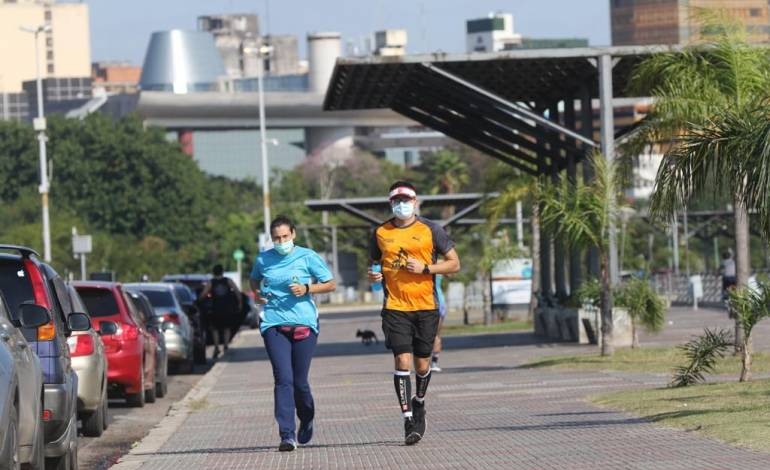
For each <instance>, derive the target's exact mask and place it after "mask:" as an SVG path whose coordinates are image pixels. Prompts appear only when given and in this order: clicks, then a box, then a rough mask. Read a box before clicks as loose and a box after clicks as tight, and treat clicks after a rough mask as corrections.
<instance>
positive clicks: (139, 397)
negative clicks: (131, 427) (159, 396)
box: [126, 364, 144, 408]
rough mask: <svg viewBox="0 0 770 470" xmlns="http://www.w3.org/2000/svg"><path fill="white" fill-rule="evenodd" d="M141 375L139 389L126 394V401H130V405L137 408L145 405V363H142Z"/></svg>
mask: <svg viewBox="0 0 770 470" xmlns="http://www.w3.org/2000/svg"><path fill="white" fill-rule="evenodd" d="M139 377H140V379H139V380H140V382H139V391H138V392H137V393H127V394H126V403H128V406H133V407H136V408H141V407H143V406H144V364H142V368H141V370H140V371H139Z"/></svg>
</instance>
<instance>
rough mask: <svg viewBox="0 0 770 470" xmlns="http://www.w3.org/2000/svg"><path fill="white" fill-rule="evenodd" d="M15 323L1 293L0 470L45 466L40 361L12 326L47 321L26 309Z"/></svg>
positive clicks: (46, 316) (33, 309)
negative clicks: (0, 430)
mask: <svg viewBox="0 0 770 470" xmlns="http://www.w3.org/2000/svg"><path fill="white" fill-rule="evenodd" d="M18 315H19V319H18V321H17V322H14V321H13V320H12V319H11V314H10V311H9V309H8V306H7V304H6V302H5V297H4V296H3V295H2V293H0V429H2V430H3V432H0V436H2V439H0V468H6V467H5V466H6V464H8V465H7V467H8V468H12V469H16V468H19V465H21V464H29V466H30V467H31V468H33V469H39V470H42V469H43V467H44V466H45V442H44V440H43V438H44V429H43V417H42V411H43V397H42V394H41V390H42V389H43V371H42V369H41V368H40V360H39V359H38V357H37V355H36V354H35V353H34V352H33V351H32V350H31V348H30V347H29V345H28V344H27V340H25V339H24V335H23V334H22V332H21V331H19V330H18V328H16V326H15V325H17V324H18V325H20V326H25V327H37V326H40V325H44V324H46V323H48V322H49V321H50V316H49V314H48V312H47V311H45V309H44V308H41V307H38V306H36V305H31V304H30V305H25V306H22V307H20V308H19V311H18Z"/></svg>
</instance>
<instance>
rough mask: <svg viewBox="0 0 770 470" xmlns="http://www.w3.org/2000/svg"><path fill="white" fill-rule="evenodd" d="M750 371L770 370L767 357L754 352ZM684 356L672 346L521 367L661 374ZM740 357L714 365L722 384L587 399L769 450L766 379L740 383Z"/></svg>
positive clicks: (768, 386)
mask: <svg viewBox="0 0 770 470" xmlns="http://www.w3.org/2000/svg"><path fill="white" fill-rule="evenodd" d="M753 359H754V361H753V365H752V372H754V373H756V374H761V373H767V372H768V371H770V355H768V354H767V353H755V354H754V355H753ZM684 363H685V358H684V356H683V354H682V353H681V351H679V350H678V349H676V348H668V349H653V348H649V349H648V348H640V349H619V350H616V352H615V354H614V355H613V356H611V357H601V356H599V355H596V354H590V355H585V356H560V357H551V358H546V359H542V360H538V361H535V362H532V363H529V364H526V365H524V366H522V367H553V368H558V369H584V370H585V369H590V370H600V371H601V370H615V371H631V372H646V373H659V374H665V375H666V376H667V377H666V382H668V380H670V377H671V374H672V371H673V368H674V367H676V366H677V365H683V364H684ZM740 367H741V365H740V358H738V357H733V356H727V357H725V358H723V359H721V360H720V361H719V362H718V366H717V369H716V371H715V373H716V374H720V375H721V374H725V377H726V378H725V377H720V379H721V380H723V381H722V382H719V383H709V384H700V385H693V386H689V387H680V388H667V387H661V388H656V389H636V390H625V391H620V392H613V393H608V394H603V395H598V396H593V397H591V398H590V399H591V401H593V402H594V403H597V404H599V405H601V406H605V407H609V408H614V409H620V410H625V411H627V412H630V413H633V414H635V415H638V416H640V417H642V418H645V419H648V420H650V421H652V422H654V423H658V424H661V425H664V426H673V427H679V428H684V429H687V430H689V431H694V432H698V433H702V434H705V435H707V436H710V437H714V438H716V439H719V440H722V441H724V442H728V443H730V444H734V445H738V446H742V447H748V448H752V449H757V450H762V451H770V425H768V423H770V400H768V397H770V379H758V380H754V381H751V382H746V383H740V382H738V376H739V374H740Z"/></svg>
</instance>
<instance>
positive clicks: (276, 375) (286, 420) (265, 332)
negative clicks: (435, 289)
mask: <svg viewBox="0 0 770 470" xmlns="http://www.w3.org/2000/svg"><path fill="white" fill-rule="evenodd" d="M270 236H271V238H272V240H273V244H274V248H272V249H270V250H266V251H263V252H262V253H260V254H259V255H257V258H256V259H255V260H254V267H253V268H252V270H251V276H250V284H251V288H252V289H253V290H254V294H255V298H256V300H257V302H259V303H261V304H263V309H262V314H261V322H260V332H261V333H262V337H263V339H264V341H265V349H266V350H267V354H268V356H269V357H270V364H271V365H272V367H273V379H274V381H275V387H274V390H273V395H274V399H275V420H276V421H277V422H278V433H279V435H280V438H281V443H280V445H279V446H278V450H280V451H284V452H287V451H293V450H294V449H296V448H297V442H298V441H299V443H300V444H306V443H308V442H310V439H311V438H312V437H313V418H314V416H315V405H314V403H313V395H312V393H311V391H310V383H309V382H308V374H309V372H310V361H311V359H312V358H313V352H314V351H315V346H316V342H317V340H318V309H317V308H316V305H315V303H314V302H313V298H312V296H311V294H321V293H326V292H332V291H333V290H334V289H335V288H336V283H335V281H334V279H333V277H332V273H331V271H329V268H328V267H327V266H326V263H325V262H324V261H323V259H321V257H320V256H319V255H318V254H317V253H316V252H315V251H313V250H310V249H308V248H303V247H300V246H295V245H294V238H295V237H296V232H295V227H294V223H293V222H292V221H291V219H289V218H288V217H286V216H282V215H281V216H278V217H276V218H275V219H273V221H272V223H271V224H270ZM295 413H296V415H297V417H298V418H299V430H298V431H297V428H296V421H295V418H294V415H295Z"/></svg>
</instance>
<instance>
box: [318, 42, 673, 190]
mask: <svg viewBox="0 0 770 470" xmlns="http://www.w3.org/2000/svg"><path fill="white" fill-rule="evenodd" d="M672 50H674V48H672V47H668V46H640V47H637V46H633V47H608V48H579V49H547V50H525V51H507V52H499V53H484V54H455V55H447V54H432V55H422V56H419V55H418V56H401V57H366V58H346V59H339V60H338V61H337V66H336V68H335V70H334V73H333V75H332V79H331V82H330V84H329V88H328V90H327V94H326V99H325V100H324V110H327V111H340V110H355V109H381V108H390V109H392V110H394V111H396V112H398V113H400V114H402V115H404V116H406V117H408V118H410V119H413V120H415V121H417V122H419V123H421V124H423V125H425V126H427V127H430V128H432V129H435V130H438V131H440V132H442V133H444V134H445V135H447V136H449V137H452V138H454V139H456V140H458V141H460V142H462V143H464V144H466V145H469V146H471V147H473V148H475V149H477V150H480V151H482V152H484V153H486V154H488V155H490V156H492V157H494V158H496V159H498V160H500V161H503V162H505V163H508V164H510V165H511V166H513V167H515V168H518V169H519V170H521V171H523V172H525V173H528V174H532V175H537V174H546V173H552V172H553V171H554V170H556V171H559V170H563V169H565V168H567V167H568V166H569V165H570V164H571V162H572V161H579V160H580V159H582V157H583V156H584V155H585V154H586V151H587V150H590V149H593V148H597V147H599V143H597V142H595V141H594V136H593V125H592V124H591V125H586V123H587V122H591V121H586V120H585V119H586V117H585V116H584V117H583V121H582V122H583V125H582V126H580V127H582V128H583V129H582V130H581V131H580V132H578V131H577V130H576V129H577V128H578V127H579V126H577V125H576V124H575V123H576V120H575V118H574V101H575V100H581V101H582V103H583V106H581V108H582V109H583V110H588V113H585V112H584V113H583V114H590V113H592V111H591V109H592V107H591V101H590V100H592V99H595V98H600V96H599V92H600V88H601V87H600V84H601V81H602V77H601V70H600V66H599V62H600V58H601V57H603V56H610V57H611V58H612V65H611V69H612V73H611V77H609V78H610V81H611V84H609V86H610V89H611V90H612V95H611V96H614V97H625V96H626V94H625V86H626V83H627V82H628V78H629V75H630V73H631V70H632V69H633V67H634V66H635V65H636V64H637V63H638V62H639V61H640V60H641V59H642V58H643V57H644V56H647V55H649V54H651V53H654V52H663V51H672ZM559 102H563V107H562V109H559V107H558V103H559ZM561 112H563V114H564V119H562V121H563V122H561V123H560V122H559V119H560V118H559V114H560V113H561ZM569 116H572V118H570V117H569ZM588 119H591V120H592V119H593V116H592V114H590V116H589V117H588ZM608 124H609V125H610V126H612V123H608ZM589 127H590V129H589ZM613 127H614V126H613ZM611 132H614V128H613V129H612V130H611Z"/></svg>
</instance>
